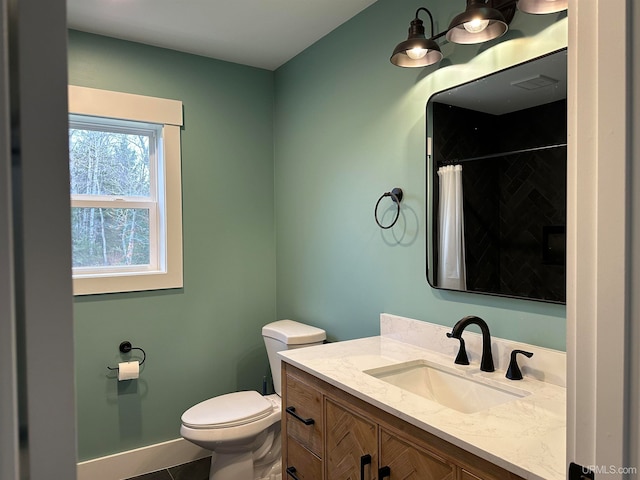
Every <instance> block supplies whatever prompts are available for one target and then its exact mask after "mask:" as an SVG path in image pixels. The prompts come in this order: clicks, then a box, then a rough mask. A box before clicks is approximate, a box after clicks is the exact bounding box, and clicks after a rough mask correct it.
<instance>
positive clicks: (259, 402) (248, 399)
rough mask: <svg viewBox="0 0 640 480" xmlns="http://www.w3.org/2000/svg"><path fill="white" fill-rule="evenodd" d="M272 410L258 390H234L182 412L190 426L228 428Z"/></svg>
mask: <svg viewBox="0 0 640 480" xmlns="http://www.w3.org/2000/svg"><path fill="white" fill-rule="evenodd" d="M272 411H273V404H272V403H271V402H270V401H269V400H267V399H266V398H264V397H263V396H262V395H260V394H259V393H258V392H255V391H249V392H234V393H227V394H226V395H220V396H218V397H213V398H210V399H209V400H205V401H204V402H200V403H198V404H197V405H194V406H193V407H191V408H190V409H189V410H187V411H186V412H184V413H183V414H182V423H183V424H184V425H185V426H187V427H191V428H228V427H236V426H238V425H245V424H247V423H251V422H254V421H256V420H260V419H261V418H264V417H266V416H268V415H269V414H270V413H271V412H272Z"/></svg>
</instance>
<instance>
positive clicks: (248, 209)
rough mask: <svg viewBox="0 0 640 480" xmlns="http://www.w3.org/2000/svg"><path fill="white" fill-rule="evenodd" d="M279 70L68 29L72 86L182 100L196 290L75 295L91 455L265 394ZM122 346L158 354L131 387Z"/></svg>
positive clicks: (159, 435) (152, 439)
mask: <svg viewBox="0 0 640 480" xmlns="http://www.w3.org/2000/svg"><path fill="white" fill-rule="evenodd" d="M273 76H274V75H273V72H269V71H266V70H260V69H255V68H250V67H245V66H240V65H235V64H231V63H226V62H220V61H216V60H211V59H206V58H203V57H198V56H194V55H186V54H183V53H177V52H174V51H170V50H164V49H159V48H153V47H148V46H143V45H139V44H135V43H128V42H123V41H120V40H114V39H109V38H105V37H100V36H95V35H88V34H84V33H80V32H74V31H72V32H70V36H69V82H70V83H71V84H74V85H81V86H88V87H95V88H103V89H108V90H118V91H122V92H130V93H138V94H143V95H151V96H157V97H164V98H172V99H178V100H182V102H183V104H184V128H183V131H182V187H183V224H184V226H183V234H184V288H183V289H179V290H166V291H157V292H145V293H131V294H111V295H95V296H86V297H76V301H75V343H76V352H75V354H76V383H77V387H76V388H77V410H78V453H79V458H80V460H85V459H88V458H93V457H98V456H103V455H107V454H110V453H113V452H118V451H124V450H129V449H132V448H136V447H140V446H143V445H148V444H153V443H157V442H160V441H164V440H168V439H173V438H177V437H179V427H180V415H181V414H182V412H183V411H184V410H186V409H187V408H189V407H190V406H192V405H194V404H195V403H197V402H199V401H202V400H205V399H207V398H210V397H211V396H213V395H218V394H222V393H226V392H230V391H234V390H238V389H258V390H260V389H261V386H262V377H263V375H264V374H265V373H267V372H268V363H267V359H266V353H265V352H264V344H263V342H262V337H261V335H260V328H261V326H262V325H264V324H265V323H268V322H271V321H273V320H275V233H274V228H275V226H274V225H275V222H274V207H273ZM122 340H130V341H131V342H132V343H133V344H134V345H138V346H140V347H143V348H144V349H145V350H146V353H147V361H146V362H145V365H144V366H143V368H144V370H143V371H142V373H141V376H140V380H138V381H137V382H130V383H131V385H129V386H128V389H124V388H123V387H124V383H118V382H117V381H116V380H114V379H111V378H107V369H106V367H107V365H115V364H116V363H117V362H118V361H120V358H121V357H120V354H119V352H118V345H119V344H120V342H121V341H122ZM118 389H120V391H119V390H118ZM136 390H137V391H136Z"/></svg>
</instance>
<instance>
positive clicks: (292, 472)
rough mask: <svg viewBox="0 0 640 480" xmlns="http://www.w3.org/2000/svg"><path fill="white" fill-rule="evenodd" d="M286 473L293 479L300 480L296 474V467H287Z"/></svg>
mask: <svg viewBox="0 0 640 480" xmlns="http://www.w3.org/2000/svg"><path fill="white" fill-rule="evenodd" d="M287 475H289V476H290V477H291V478H293V480H300V479H299V478H298V477H297V476H296V467H287Z"/></svg>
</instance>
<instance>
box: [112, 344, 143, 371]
mask: <svg viewBox="0 0 640 480" xmlns="http://www.w3.org/2000/svg"><path fill="white" fill-rule="evenodd" d="M118 349H119V350H120V351H121V352H122V353H129V352H130V351H131V350H140V351H141V352H142V361H141V362H140V365H142V364H143V363H144V361H145V360H146V359H147V354H146V353H145V352H144V350H143V349H141V348H140V347H132V346H131V342H128V341H126V340H125V341H124V342H122V343H120V347H118ZM107 368H108V369H109V370H118V367H110V366H109V365H107Z"/></svg>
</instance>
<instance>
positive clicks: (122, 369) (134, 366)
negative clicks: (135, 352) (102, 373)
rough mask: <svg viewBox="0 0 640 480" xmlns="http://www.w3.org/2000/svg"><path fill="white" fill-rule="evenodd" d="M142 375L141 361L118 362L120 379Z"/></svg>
mask: <svg viewBox="0 0 640 480" xmlns="http://www.w3.org/2000/svg"><path fill="white" fill-rule="evenodd" d="M139 376H140V362H138V361H137V360H136V361H135V362H122V363H119V364H118V381H122V380H133V379H135V378H138V377H139Z"/></svg>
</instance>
